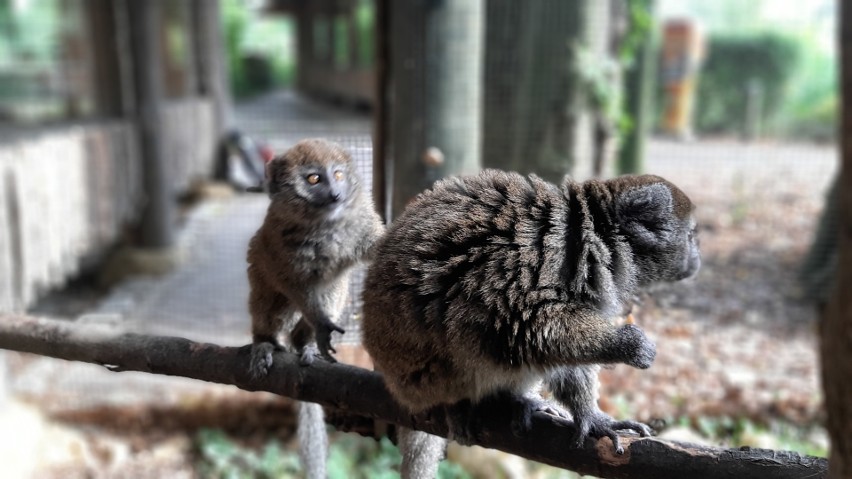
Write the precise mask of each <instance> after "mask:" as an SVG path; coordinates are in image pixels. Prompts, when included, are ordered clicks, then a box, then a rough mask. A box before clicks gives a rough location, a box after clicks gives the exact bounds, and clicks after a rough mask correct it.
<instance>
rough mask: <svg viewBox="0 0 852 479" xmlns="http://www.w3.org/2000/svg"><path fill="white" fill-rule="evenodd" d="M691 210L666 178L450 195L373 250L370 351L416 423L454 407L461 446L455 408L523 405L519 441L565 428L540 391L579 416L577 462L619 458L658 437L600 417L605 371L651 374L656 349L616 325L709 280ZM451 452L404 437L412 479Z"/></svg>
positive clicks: (501, 182)
mask: <svg viewBox="0 0 852 479" xmlns="http://www.w3.org/2000/svg"><path fill="white" fill-rule="evenodd" d="M692 210H693V205H692V203H691V202H690V200H689V198H687V196H686V195H685V194H684V193H683V192H681V190H679V189H678V188H677V187H675V186H674V185H673V184H671V183H669V182H668V181H666V180H664V179H663V178H660V177H657V176H649V175H646V176H625V177H620V178H615V179H613V180H609V181H598V180H591V181H587V182H585V183H577V182H574V181H572V180H571V179H569V178H566V179H565V180H564V181H563V183H562V185H561V187H559V186H556V185H553V184H550V183H547V182H545V181H543V180H541V179H539V178H538V177H536V176H534V175H530V176H529V177H524V176H521V175H519V174H516V173H506V172H502V171H496V170H486V171H484V172H482V173H480V174H479V175H476V176H471V177H454V178H448V179H444V180H442V181H440V182H438V183H436V184H435V185H434V187H433V188H432V189H431V190H428V191H426V192H424V193H421V194H420V195H419V196H418V197H417V198H416V199H415V200H414V201H413V202H412V203H411V204H409V206H408V207H407V209H406V210H405V211H404V212H403V214H402V215H401V216H400V217H399V218H398V219H397V220H396V221H395V222H394V223H393V225H392V226H391V227H390V229H389V231H388V233H387V234H386V235H385V237H384V238H383V239H382V240H381V241H380V242H379V245H378V246H377V247H376V256H375V260H374V262H373V263H372V265H371V266H370V268H369V270H368V273H367V279H366V283H365V288H364V323H363V342H364V346H365V347H366V348H367V350H368V352H369V353H370V355H371V357H372V358H373V361H374V363H375V366H376V369H377V370H378V371H380V372H381V373H382V375H383V376H384V380H385V382H386V384H387V387H388V389H389V391H390V392H391V393H392V395H393V396H394V397H395V398H396V399H397V400H398V401H399V402H400V403H401V404H402V405H404V406H406V407H407V408H408V409H409V410H410V411H411V412H413V413H417V412H421V411H424V410H426V409H429V408H432V407H435V406H441V405H444V406H447V411H448V413H450V414H448V417H449V418H450V421H451V424H450V430H451V433H454V434H459V435H460V436H461V437H460V438H461V439H464V438H465V436H464V432H465V429H464V428H463V427H459V424H452V421H453V420H454V419H456V420H459V419H460V418H459V414H455V417H454V415H453V413H452V410H453V407H458V406H461V405H465V404H466V405H467V407H468V409H469V410H470V411H476V410H477V409H476V408H478V407H481V406H483V405H484V404H486V403H487V402H488V401H486V400H487V399H489V398H491V399H493V398H500V397H508V398H513V399H514V400H515V401H514V402H513V404H516V405H517V404H520V405H521V406H520V407H521V411H520V413H518V411H517V409H518V408H517V406H516V407H515V408H514V409H513V411H514V413H513V416H514V417H513V424H512V426H513V430H515V431H516V432H518V433H519V434H520V433H521V432H523V431H526V430H527V428H529V427H530V424H531V423H530V421H531V416H532V413H533V412H535V411H538V410H544V411H547V412H554V411H556V413H557V414H559V415H562V414H564V410H562V409H561V408H559V407H558V406H556V407H555V409H554V406H553V405H551V404H548V403H547V402H544V401H543V400H541V398H538V399H534V398H536V397H537V396H535V395H531V394H530V392H531V388H532V387H533V386H534V385H536V384H537V383H538V382H539V381H540V380H544V382H545V383H546V384H547V385H548V386H549V389H550V390H551V392H552V395H553V397H554V398H555V399H556V400H557V401H558V402H559V403H561V404H562V405H564V406H566V407H567V409H568V410H570V412H571V414H572V415H573V418H574V421H575V424H576V425H577V428H578V433H577V437H576V443H577V445H578V446H579V445H581V444H582V443H583V441H584V440H585V438H586V437H587V436H590V437H593V438H600V437H604V436H605V437H609V438H610V439H611V440H612V442H613V445H614V447H615V449H616V452H618V453H622V452H623V449H622V448H621V445H620V443H619V438H618V435H617V434H616V431H617V430H625V429H627V430H633V431H636V432H638V433H639V434H640V435H642V436H647V435H649V434H651V432H652V431H651V430H650V428H649V427H647V426H646V425H644V424H641V423H638V422H635V421H616V420H614V419H613V418H611V417H610V416H608V415H606V414H605V413H604V412H602V411H601V410H600V409H599V407H598V404H597V399H598V396H597V394H598V393H597V386H598V384H597V372H598V368H599V365H600V364H614V363H624V364H628V365H630V366H633V367H636V368H641V369H644V368H648V367H649V366H650V365H651V363H652V362H653V360H654V357H655V354H656V349H655V346H654V344H653V343H652V342H651V341H650V340H649V339H648V338H647V337H646V336H645V334H644V332H643V331H642V330H641V329H639V328H638V327H637V326H635V325H633V324H625V325H622V326H616V325H615V324H613V321H612V318H613V317H615V316H618V315H619V314H620V313H622V312H623V311H624V308H625V307H626V306H627V305H628V304H629V301H630V300H631V299H632V297H633V295H634V294H635V293H636V292H637V289H638V288H639V287H642V286H645V285H647V284H649V283H653V282H657V281H676V280H681V279H684V278H688V277H690V276H692V275H694V274H695V273H696V272H697V270H698V268H699V266H700V263H701V260H700V255H699V251H698V241H697V238H696V227H695V222H694V220H693V218H692ZM453 405H455V406H453ZM462 410H464V409H462ZM479 412H480V414H481V413H482V411H481V410H480V411H479ZM515 413H517V415H514V414H515ZM470 416H475V415H473V414H472V415H469V416H468V417H470ZM467 432H468V433H469V432H470V431H469V430H468V431H467ZM429 438H431V439H429ZM430 441H431V442H430ZM430 444H431V446H430ZM444 446H445V442H444V441H443V440H442V439H440V438H435V437H434V436H429V435H426V434H425V433H418V432H414V431H407V430H405V431H403V434H402V435H401V440H400V448H401V449H402V453H403V458H404V459H403V461H404V464H403V475H407V476H409V477H412V476H414V477H425V476H433V475H434V473H435V470H436V468H437V460H436V459H435V458H436V457H439V455H440V454H441V453H442V452H436V451H438V450H439V449H440V451H443V448H444ZM412 451H414V452H412ZM418 457H426V458H427V459H423V460H421V461H420V462H419V463H418V462H417V460H418ZM430 458H431V459H430ZM406 461H408V463H405V462H406ZM430 461H431V463H430Z"/></svg>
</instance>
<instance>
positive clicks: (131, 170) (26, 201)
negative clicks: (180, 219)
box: [0, 98, 217, 312]
mask: <svg viewBox="0 0 852 479" xmlns="http://www.w3.org/2000/svg"><path fill="white" fill-rule="evenodd" d="M213 114H214V111H213V104H212V101H210V100H208V99H206V98H190V99H184V100H179V101H174V102H170V103H168V104H167V106H166V107H165V108H164V111H163V129H162V132H163V142H164V144H165V155H166V158H167V161H168V164H169V167H170V175H169V176H170V180H171V181H172V185H171V186H172V190H173V191H174V193H175V195H177V194H179V193H181V192H183V191H185V190H186V189H187V188H188V187H189V185H190V184H191V183H192V182H193V180H195V179H197V178H207V177H209V176H210V174H211V172H212V171H213V165H212V162H213V158H214V149H215V144H216V140H217V138H216V132H215V125H214V117H213ZM140 164H141V163H140V158H139V145H138V137H137V133H136V128H135V125H134V124H133V123H132V122H130V121H114V122H107V123H92V124H81V125H72V126H65V127H51V128H44V129H40V130H37V131H35V132H32V131H30V132H25V133H19V134H8V135H4V136H3V137H0V312H10V311H23V310H24V309H25V308H26V307H28V306H30V305H31V304H32V303H33V302H34V301H35V300H37V299H38V297H39V296H40V295H41V294H43V293H44V292H46V291H47V290H49V289H51V288H56V287H59V286H62V285H63V284H64V283H65V281H67V279H68V278H70V277H73V276H74V275H75V274H77V273H78V272H79V270H80V266H81V261H82V260H83V259H84V258H86V257H89V256H92V255H95V254H98V253H103V252H105V251H106V250H107V249H108V248H109V247H111V246H112V245H113V244H115V243H116V241H117V240H119V239H120V235H121V232H122V229H123V227H124V226H126V225H128V224H131V223H133V222H134V221H135V220H137V219H138V218H139V215H140V213H141V209H142V206H143V205H144V192H143V191H142V173H143V172H142V171H141V167H140Z"/></svg>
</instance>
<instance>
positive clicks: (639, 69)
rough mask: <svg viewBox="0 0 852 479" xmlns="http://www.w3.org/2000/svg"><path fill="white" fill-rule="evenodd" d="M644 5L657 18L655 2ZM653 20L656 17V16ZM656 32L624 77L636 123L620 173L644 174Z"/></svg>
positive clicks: (620, 161) (623, 152) (625, 146)
mask: <svg viewBox="0 0 852 479" xmlns="http://www.w3.org/2000/svg"><path fill="white" fill-rule="evenodd" d="M644 4H645V5H644V6H645V8H646V9H647V11H648V14H649V15H653V10H654V0H645V1H644ZM652 18H653V17H652ZM654 29H655V26H652V27H651V29H650V31H648V32H647V34H646V35H647V36H646V38H645V39H644V40H643V41H642V44H641V45H639V46H638V48H637V51H636V55H635V57H634V59H633V64H632V65H630V66H629V67H628V68H627V71H626V72H625V78H624V92H625V98H624V99H625V110H626V111H627V114H628V115H630V119H631V120H632V122H633V125H632V128H631V129H630V131H628V132H627V134H626V135H624V140H623V142H622V146H621V151H620V152H619V156H618V173H619V174H627V173H641V172H642V163H643V160H644V156H645V139H646V138H647V137H648V131H649V130H650V127H651V122H652V121H653V120H652V117H653V108H652V98H653V95H654V84H655V83H654V82H655V80H656V75H655V74H654V73H655V69H656V58H657V57H656V55H654V53H655V39H654Z"/></svg>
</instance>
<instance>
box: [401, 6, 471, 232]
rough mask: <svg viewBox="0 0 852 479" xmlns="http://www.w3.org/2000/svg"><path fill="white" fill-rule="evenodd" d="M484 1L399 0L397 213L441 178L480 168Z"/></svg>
mask: <svg viewBox="0 0 852 479" xmlns="http://www.w3.org/2000/svg"><path fill="white" fill-rule="evenodd" d="M484 3H485V2H484V0H442V1H434V0H411V1H405V2H393V3H392V5H391V10H390V32H391V42H390V47H391V54H390V59H391V64H390V82H391V89H392V98H393V103H392V104H391V105H390V115H389V119H390V139H391V145H392V151H391V152H390V154H391V155H392V157H393V169H392V171H390V172H387V171H386V173H390V174H391V175H392V179H391V181H392V185H393V197H392V199H391V204H392V214H393V215H394V216H395V215H399V213H400V212H401V211H402V210H403V209H404V208H405V205H406V204H407V203H408V202H409V201H410V200H411V199H412V198H413V197H414V196H415V195H417V193H419V192H420V191H422V190H423V189H424V188H427V187H429V186H430V185H431V184H432V183H433V182H434V181H435V180H438V179H440V178H441V177H444V176H447V175H452V174H465V173H474V172H476V171H477V170H479V168H480V165H481V159H480V156H481V155H480V148H481V145H480V135H481V122H482V118H481V117H482V115H481V107H482V98H481V97H482V94H481V92H482V63H483V58H482V54H483V51H482V47H483V38H482V37H483V32H484V23H485V22H484V18H483V17H484Z"/></svg>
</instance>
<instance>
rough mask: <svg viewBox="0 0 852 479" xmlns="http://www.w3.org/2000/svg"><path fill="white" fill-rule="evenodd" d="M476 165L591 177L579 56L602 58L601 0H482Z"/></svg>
mask: <svg viewBox="0 0 852 479" xmlns="http://www.w3.org/2000/svg"><path fill="white" fill-rule="evenodd" d="M487 5H488V7H487V19H488V28H487V29H486V32H487V33H486V35H487V37H488V41H487V44H486V53H485V58H486V60H485V95H486V101H485V106H484V109H485V110H484V111H485V114H484V120H483V121H484V133H483V160H484V162H485V166H486V167H494V168H501V169H505V170H514V171H518V172H521V173H530V172H535V173H536V174H538V175H540V176H542V177H544V178H545V179H547V180H549V181H553V182H560V181H561V180H562V177H563V176H564V175H565V174H566V173H571V174H573V175H577V176H579V177H588V176H591V175H592V172H593V162H592V156H593V155H592V134H593V132H592V128H593V123H592V121H591V116H592V115H591V113H590V109H589V105H588V101H587V96H588V93H587V91H588V87H587V85H586V83H585V82H584V80H583V78H581V77H580V75H579V74H578V71H579V68H578V67H579V65H578V62H579V61H580V57H579V53H581V51H583V52H589V53H590V54H591V55H604V54H605V45H604V43H605V41H604V40H605V39H606V38H608V34H609V31H608V19H607V18H608V15H609V1H608V0H572V1H563V0H539V1H535V2H517V1H515V0H489V1H488V3H487Z"/></svg>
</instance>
